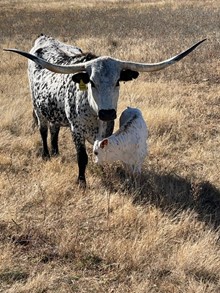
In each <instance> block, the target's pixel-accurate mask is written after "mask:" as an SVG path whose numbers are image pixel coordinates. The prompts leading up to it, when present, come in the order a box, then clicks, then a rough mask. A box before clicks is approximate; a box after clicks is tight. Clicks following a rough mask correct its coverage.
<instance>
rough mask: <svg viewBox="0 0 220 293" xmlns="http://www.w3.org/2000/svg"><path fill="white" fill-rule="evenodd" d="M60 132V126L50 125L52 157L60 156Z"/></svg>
mask: <svg viewBox="0 0 220 293" xmlns="http://www.w3.org/2000/svg"><path fill="white" fill-rule="evenodd" d="M59 131H60V125H58V124H56V123H55V124H52V123H51V124H50V135H51V155H52V156H57V155H59V148H58V136H59Z"/></svg>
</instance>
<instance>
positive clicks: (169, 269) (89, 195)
mask: <svg viewBox="0 0 220 293" xmlns="http://www.w3.org/2000/svg"><path fill="white" fill-rule="evenodd" d="M219 15H220V10H219V3H218V1H217V0H212V1H211V0H210V1H208V0H207V1H190V0H188V1H184V3H183V2H182V1H138V0H135V1H95V0H91V1H81V2H80V3H79V1H52V0H50V1H30V0H26V1H25V0H19V1H6V0H3V1H1V3H0V28H1V35H0V41H1V42H0V48H1V49H2V48H9V47H17V48H20V49H23V50H29V49H30V48H31V46H32V44H33V41H34V39H35V38H36V37H37V35H39V34H40V33H42V32H43V33H45V34H48V35H51V36H53V37H56V38H58V39H60V40H61V41H66V42H68V43H72V44H76V45H77V46H79V47H81V48H82V49H83V50H85V51H88V50H91V51H93V53H95V54H104V55H111V56H113V57H117V58H121V59H125V60H126V59H127V60H134V61H135V60H136V61H146V62H157V61H159V60H163V59H165V58H168V57H171V56H172V55H175V54H177V53H178V52H180V51H181V50H184V49H185V48H187V47H188V46H190V45H192V44H193V43H194V42H196V41H199V40H200V39H202V38H205V37H207V41H206V42H205V43H204V44H203V45H202V46H200V47H199V48H198V49H197V50H196V51H195V52H193V53H192V54H191V55H190V56H188V57H187V58H186V59H184V60H183V61H181V62H180V63H179V64H177V65H175V66H173V67H170V68H169V69H167V70H164V71H161V72H158V73H152V74H144V73H142V74H141V75H140V77H139V78H138V79H137V80H136V81H134V82H129V83H126V85H124V84H122V85H121V95H120V100H119V107H118V114H120V113H121V112H122V110H123V109H124V108H125V107H126V106H136V107H139V108H140V109H141V110H142V112H143V114H144V117H145V119H146V121H147V123H148V127H149V130H150V137H149V149H150V153H149V158H148V159H147V160H146V162H145V165H144V168H143V172H142V176H141V188H139V189H138V190H136V189H135V188H134V187H132V186H130V187H128V186H127V185H125V184H124V179H123V178H124V172H123V169H122V167H121V166H120V164H114V165H112V166H106V167H105V168H104V170H100V169H99V168H97V166H95V165H94V164H93V163H92V160H90V162H89V166H88V170H87V178H88V188H87V190H86V191H85V192H83V191H82V190H79V189H78V187H77V186H76V185H75V183H74V180H75V178H76V175H77V165H76V154H75V150H74V147H73V144H72V141H71V136H70V132H69V130H68V129H62V131H61V134H60V151H61V155H60V157H58V158H55V159H52V160H51V161H48V162H43V161H42V160H41V158H40V157H39V155H38V153H39V152H38V150H39V147H40V146H41V142H40V138H39V133H38V131H34V130H33V129H32V105H31V100H30V94H29V87H28V79H27V75H26V68H27V62H26V60H24V59H22V58H21V57H19V56H16V55H13V54H10V53H6V52H3V51H1V52H2V53H1V58H0V68H1V70H0V95H1V104H0V121H1V123H0V127H1V139H0V170H1V173H0V199H1V205H0V250H1V253H0V292H7V293H15V292H16V293H24V292H25V293H28V292H31V293H40V292H41V293H43V292H59V293H60V292H65V293H66V292H67V293H69V292H109V293H110V292H116V293H117V292H120V293H121V292H123V293H126V292H132V293H133V292H137V293H139V292H143V293H147V292H149V293H156V292H160V293H183V292H184V293H185V292H187V293H193V292H196V293H203V292H204V293H217V292H220V254H219V231H218V230H219V225H220V180H219V166H220V157H219V154H220V128H219V122H220V112H219V104H220V97H219V74H220V66H219V51H220V43H219V40H220V32H219ZM88 151H89V155H90V157H91V146H89V145H88Z"/></svg>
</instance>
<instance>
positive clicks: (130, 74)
mask: <svg viewBox="0 0 220 293" xmlns="http://www.w3.org/2000/svg"><path fill="white" fill-rule="evenodd" d="M138 75H139V72H137V71H134V70H130V69H125V70H122V71H121V74H120V79H119V81H129V80H132V79H135V78H137V77H138Z"/></svg>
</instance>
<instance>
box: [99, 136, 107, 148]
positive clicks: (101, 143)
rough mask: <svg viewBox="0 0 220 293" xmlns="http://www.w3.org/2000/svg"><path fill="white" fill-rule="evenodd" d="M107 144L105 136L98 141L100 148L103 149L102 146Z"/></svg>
mask: <svg viewBox="0 0 220 293" xmlns="http://www.w3.org/2000/svg"><path fill="white" fill-rule="evenodd" d="M107 145H108V139H107V138H105V139H103V140H102V141H101V142H100V148H101V149H104V147H105V146H107Z"/></svg>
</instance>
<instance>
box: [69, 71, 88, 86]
mask: <svg viewBox="0 0 220 293" xmlns="http://www.w3.org/2000/svg"><path fill="white" fill-rule="evenodd" d="M72 80H73V81H74V82H76V83H80V81H81V80H82V81H83V83H85V84H86V83H89V75H88V73H87V72H79V73H76V74H74V75H73V77H72Z"/></svg>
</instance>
